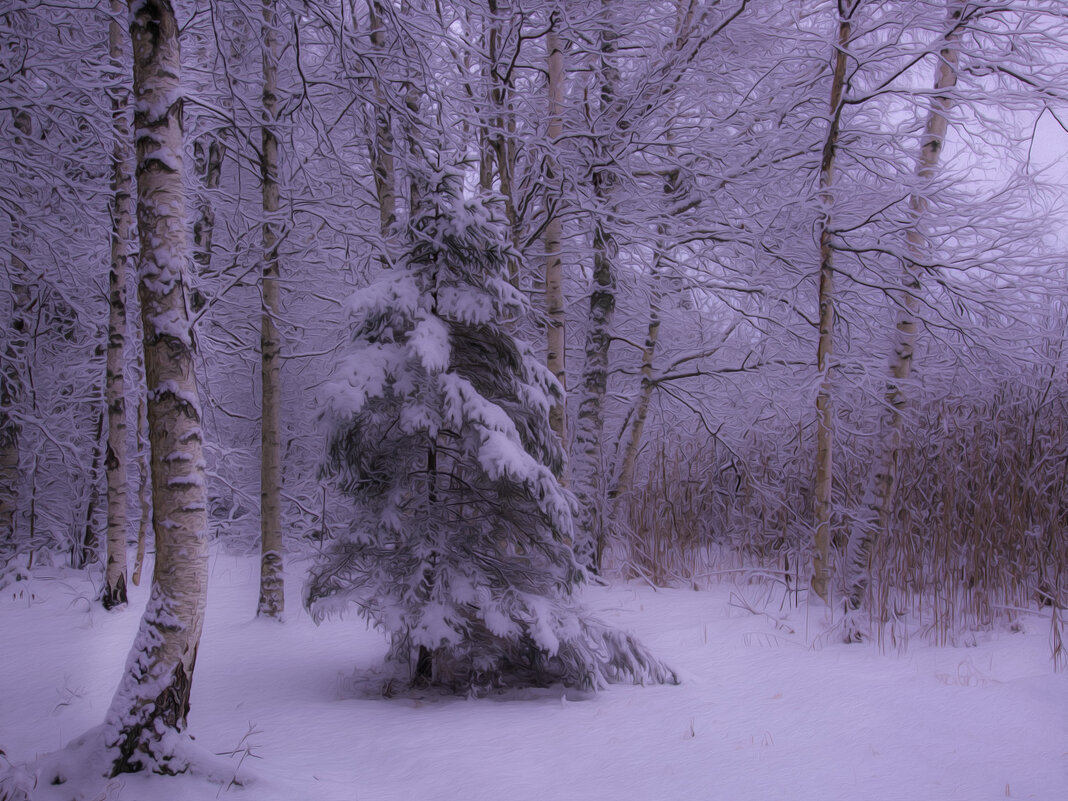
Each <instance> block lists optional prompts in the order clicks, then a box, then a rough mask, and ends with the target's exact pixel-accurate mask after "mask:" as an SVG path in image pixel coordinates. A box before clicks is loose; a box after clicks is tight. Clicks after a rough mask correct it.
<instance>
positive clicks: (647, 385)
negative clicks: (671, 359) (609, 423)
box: [608, 259, 663, 521]
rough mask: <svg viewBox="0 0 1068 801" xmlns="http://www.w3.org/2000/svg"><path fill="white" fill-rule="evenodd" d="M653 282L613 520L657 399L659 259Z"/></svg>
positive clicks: (612, 493)
mask: <svg viewBox="0 0 1068 801" xmlns="http://www.w3.org/2000/svg"><path fill="white" fill-rule="evenodd" d="M650 279H651V281H652V284H653V285H652V287H651V289H650V294H649V324H648V326H647V327H646V330H645V344H644V345H643V347H642V366H641V373H642V381H641V386H640V387H639V388H638V399H637V400H636V401H635V402H634V410H633V413H632V414H631V421H630V427H629V429H625V430H624V432H623V433H624V434H626V435H627V436H626V443H625V444H624V446H623V450H622V451H621V452H620V455H619V459H618V465H617V467H616V469H615V470H614V471H613V475H614V476H615V478H614V480H613V482H612V486H611V488H610V489H609V490H608V503H609V519H610V520H613V521H614V520H616V519H617V517H618V514H619V504H620V498H621V496H622V495H623V494H624V493H625V492H627V491H628V490H629V489H630V488H631V485H632V484H633V483H634V468H635V465H636V464H637V463H638V450H639V449H640V447H641V444H642V434H643V433H644V431H645V421H646V419H647V418H648V416H649V405H650V403H651V402H652V399H653V389H654V388H655V387H656V383H655V380H654V376H653V372H654V371H653V360H654V357H655V356H656V345H657V342H658V341H659V339H660V311H661V303H662V301H663V291H662V289H661V286H660V283H661V277H660V263H659V259H657V260H656V261H655V262H654V263H653V266H652V275H651V276H650Z"/></svg>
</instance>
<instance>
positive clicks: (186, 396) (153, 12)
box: [104, 0, 208, 775]
mask: <svg viewBox="0 0 1068 801" xmlns="http://www.w3.org/2000/svg"><path fill="white" fill-rule="evenodd" d="M130 33H131V35H132V39H133V62H134V72H133V87H134V129H135V131H134V136H135V141H136V143H137V153H136V165H137V168H136V175H137V223H138V231H139V232H140V237H141V253H140V270H139V279H140V280H139V282H138V295H139V298H140V301H141V320H142V325H143V336H144V351H145V374H146V384H147V391H148V424H149V439H150V443H151V450H152V457H151V464H152V469H151V472H152V497H153V506H154V510H153V527H154V528H155V534H156V563H155V570H154V572H153V577H152V591H151V593H150V596H149V600H148V605H147V606H146V608H145V613H144V616H143V617H142V618H141V624H140V628H139V630H138V633H137V636H136V638H135V640H134V643H133V647H132V648H131V650H130V655H129V656H128V657H127V662H126V668H125V671H124V673H123V676H122V679H121V680H120V682H119V687H118V689H117V690H116V692H115V697H114V698H113V699H112V702H111V707H110V708H109V710H108V713H107V716H106V718H105V724H104V726H105V736H106V740H105V741H106V743H107V746H108V748H109V757H108V758H109V760H110V761H111V773H112V774H113V775H115V774H118V773H122V772H127V771H136V770H141V769H152V770H155V771H158V772H163V773H178V772H182V771H184V770H186V769H187V768H188V764H187V763H186V762H185V761H184V759H183V758H182V757H181V756H180V755H178V754H176V752H175V748H176V741H175V739H174V737H173V736H167V735H168V733H169V732H175V731H178V732H181V731H183V730H184V729H185V726H186V717H187V715H188V712H189V692H190V688H191V686H192V678H193V668H194V665H195V663H196V656H197V647H198V645H199V643H200V633H201V629H202V627H203V622H204V606H205V603H206V599H207V573H208V530H207V504H206V500H207V495H206V487H205V480H204V479H205V476H204V459H203V456H202V437H203V433H202V428H201V413H200V399H199V397H198V394H197V385H196V381H195V377H194V374H193V370H194V363H195V349H194V344H193V337H192V330H191V325H190V320H189V313H188V309H187V304H186V280H187V279H186V276H187V272H188V269H189V262H190V250H189V240H188V237H189V231H188V227H187V224H186V198H185V187H184V185H183V180H182V100H183V98H182V88H181V57H180V53H179V44H178V25H177V22H176V21H175V18H174V12H173V10H172V8H171V5H170V2H169V0H130Z"/></svg>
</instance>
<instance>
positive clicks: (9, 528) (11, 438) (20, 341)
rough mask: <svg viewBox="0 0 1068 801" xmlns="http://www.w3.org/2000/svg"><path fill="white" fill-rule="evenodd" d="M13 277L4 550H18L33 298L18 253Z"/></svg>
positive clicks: (2, 366)
mask: <svg viewBox="0 0 1068 801" xmlns="http://www.w3.org/2000/svg"><path fill="white" fill-rule="evenodd" d="M11 277H12V282H11V283H12V287H11V290H12V292H11V294H12V297H13V302H14V309H12V314H11V324H10V325H11V327H10V330H9V331H8V335H7V345H6V346H5V348H4V353H3V357H2V361H0V550H10V551H15V550H17V547H16V546H17V543H16V528H17V526H16V519H17V515H18V506H19V488H20V485H21V483H22V477H21V472H20V470H19V461H20V456H21V451H20V450H19V439H20V435H21V433H22V426H21V425H20V424H19V421H18V418H17V417H16V416H15V415H14V414H12V413H13V412H15V411H16V410H17V409H18V406H19V404H20V402H21V400H22V396H23V380H22V370H21V362H22V358H23V355H24V353H25V351H26V332H27V327H28V322H27V319H26V314H27V312H28V311H29V308H30V304H31V303H32V302H33V300H32V297H31V293H30V287H29V284H27V283H26V280H25V264H24V263H23V262H22V261H21V260H20V259H18V257H15V256H13V257H12V270H11Z"/></svg>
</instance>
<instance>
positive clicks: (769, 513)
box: [0, 0, 1068, 660]
mask: <svg viewBox="0 0 1068 801" xmlns="http://www.w3.org/2000/svg"><path fill="white" fill-rule="evenodd" d="M164 5H166V4H164ZM174 11H175V14H176V18H177V20H178V35H179V40H180V43H181V56H182V60H183V63H182V70H183V76H184V77H183V81H182V88H183V92H184V96H183V97H182V99H181V101H180V102H178V104H177V111H178V112H179V113H181V114H182V115H183V118H184V138H183V140H182V145H181V148H182V151H183V152H182V154H181V155H182V157H183V158H182V166H181V167H177V168H176V169H180V170H181V174H182V176H183V177H184V179H185V185H186V187H187V193H188V201H187V202H186V203H185V205H184V211H182V212H181V213H182V214H184V224H185V225H187V226H188V229H189V231H190V234H189V239H188V243H187V244H188V250H189V254H190V255H189V261H188V264H186V267H187V268H188V270H189V288H188V292H187V293H186V300H185V308H184V309H182V310H180V311H181V312H182V313H187V314H188V319H189V322H190V325H191V331H192V334H191V339H190V342H191V343H195V346H196V347H195V357H194V358H195V380H196V385H197V390H198V393H199V397H200V398H201V399H202V404H203V414H202V425H203V461H204V470H205V475H206V484H205V491H206V504H207V509H206V512H207V518H208V523H207V524H208V529H209V531H210V533H211V536H213V537H214V538H216V539H218V540H220V541H221V543H222V544H223V545H224V546H225V547H228V548H233V549H238V550H247V551H250V552H251V551H253V550H259V551H260V552H261V553H262V561H263V581H262V586H261V598H260V602H259V612H260V613H261V614H263V615H267V616H277V615H280V614H281V612H282V604H281V597H282V596H281V594H280V593H281V571H280V568H281V564H282V560H283V556H284V554H291V555H293V556H296V557H300V556H303V555H306V554H308V553H310V552H312V551H318V550H320V549H321V548H323V547H329V546H330V545H331V544H332V543H337V542H340V541H342V540H344V539H345V538H346V537H349V536H350V535H353V533H354V531H353V525H354V522H353V521H354V519H356V518H354V515H353V509H352V505H351V503H350V501H349V499H347V498H345V497H344V496H343V495H342V494H341V493H338V492H337V490H336V488H335V487H334V486H333V485H332V484H331V483H330V482H329V481H327V480H326V479H324V478H321V477H320V475H319V466H320V464H321V463H322V462H323V459H324V454H325V453H326V442H327V433H328V432H327V431H326V430H324V428H323V427H322V425H321V424H320V422H319V417H320V415H321V413H322V411H323V410H324V408H325V405H324V404H325V402H326V399H325V398H324V395H323V393H322V388H323V387H324V386H325V385H327V384H328V382H330V381H331V380H335V378H336V370H337V367H338V365H339V364H340V363H341V362H342V360H343V354H344V353H345V352H346V348H348V347H349V346H350V342H351V339H352V323H351V321H350V318H349V314H348V310H347V306H346V304H347V302H348V301H347V299H348V298H349V297H352V296H353V295H354V293H355V294H356V295H357V296H358V295H359V292H360V291H361V290H363V289H365V288H366V287H368V286H371V285H372V284H373V283H374V282H375V281H379V280H381V279H382V276H383V274H389V273H390V271H394V270H398V269H400V267H401V265H403V264H404V263H405V261H404V260H405V259H406V258H407V256H405V254H406V252H407V249H408V247H409V244H410V240H409V231H410V223H411V222H412V220H413V219H414V213H415V210H416V209H418V208H419V207H420V203H422V202H425V201H426V198H425V197H423V194H424V193H425V189H422V188H421V187H422V186H423V184H421V182H420V176H421V175H423V174H424V171H425V170H426V169H427V168H428V166H436V165H440V164H452V165H456V167H457V169H458V170H459V174H460V176H461V179H460V180H461V184H462V189H461V194H462V195H464V196H465V197H470V198H475V197H479V198H481V199H482V200H484V201H486V202H489V203H491V204H493V205H494V207H495V208H498V209H500V221H501V225H500V226H499V227H497V228H495V229H494V230H496V231H498V232H499V233H498V235H499V237H500V240H501V241H500V242H499V243H497V244H498V245H499V246H500V247H501V249H502V252H503V253H506V254H507V260H508V261H507V264H506V265H505V267H504V273H505V275H506V279H507V281H508V283H509V285H510V286H511V287H512V289H513V290H514V291H516V292H518V293H521V295H522V296H524V302H523V304H520V305H519V306H517V307H516V308H518V309H521V311H515V312H508V314H507V315H505V317H504V318H503V319H500V320H497V324H499V325H500V326H501V327H502V329H503V330H506V331H507V332H508V334H509V336H515V337H516V338H518V339H520V340H523V341H526V342H528V343H531V345H532V347H533V351H532V352H533V353H534V354H536V357H537V358H538V359H539V360H540V361H541V362H542V363H543V364H544V365H545V367H546V368H547V369H548V370H549V372H550V373H552V374H553V375H555V376H556V377H557V379H558V381H559V383H560V385H561V387H562V389H563V390H564V392H563V393H562V394H561V396H560V398H559V400H558V402H557V403H555V404H554V407H553V411H552V430H553V431H554V432H555V435H556V436H557V437H559V438H561V442H560V443H559V444H560V446H561V448H562V450H563V453H564V454H565V457H566V458H565V459H564V462H563V464H562V465H561V469H560V477H561V479H562V480H563V482H564V483H565V485H566V486H567V487H568V489H569V490H570V491H571V492H572V493H573V494H574V496H575V498H576V499H577V500H578V506H577V512H578V513H577V515H576V523H577V526H576V528H575V531H574V536H573V541H571V542H570V543H568V545H569V546H571V547H572V548H573V550H574V553H575V554H576V555H577V557H578V559H579V561H580V562H581V563H582V565H583V566H584V567H586V568H588V569H589V570H590V571H592V572H594V573H596V574H599V575H601V576H605V577H610V578H616V577H626V578H643V579H645V580H648V581H650V582H653V583H674V582H682V583H692V584H694V585H697V586H699V585H700V584H701V583H702V582H703V581H706V580H708V578H709V577H710V575H712V574H713V573H715V572H716V571H718V570H722V569H728V568H735V567H745V568H759V569H760V570H761V571H762V572H763V574H765V575H770V576H772V577H773V578H774V580H777V581H781V582H784V583H786V584H787V585H788V586H789V587H791V588H792V589H794V590H796V595H795V598H796V599H797V601H798V602H799V603H801V602H805V601H806V600H807V601H808V602H811V603H822V604H825V605H826V606H827V607H828V608H829V610H830V616H829V620H830V621H831V625H838V623H839V622H842V621H843V620H844V623H845V624H844V625H843V629H842V632H841V633H842V634H843V636H847V637H851V638H859V639H864V638H868V637H872V638H878V637H881V636H883V634H884V633H885V632H886V631H887V630H888V627H889V628H891V629H892V627H893V626H894V625H895V622H896V621H901V620H905V619H917V620H926V621H929V622H930V623H931V625H932V631H934V632H936V634H937V636H939V637H941V638H943V639H945V638H947V637H949V636H951V633H952V632H953V631H955V630H956V629H957V628H958V627H960V626H988V625H992V624H994V623H995V622H996V621H997V620H998V619H1001V618H1004V617H1005V616H1006V615H1011V614H1012V611H1011V610H1012V609H1013V608H1016V607H1019V608H1028V607H1031V606H1034V605H1044V606H1049V607H1051V608H1052V610H1053V621H1054V625H1055V627H1056V626H1058V625H1059V624H1058V622H1057V621H1058V619H1059V618H1058V614H1059V612H1060V610H1062V609H1063V608H1064V607H1065V605H1066V603H1068V574H1066V569H1068V537H1066V536H1065V524H1066V514H1068V505H1066V480H1068V458H1066V457H1068V424H1066V420H1068V414H1066V413H1068V408H1066V402H1068V387H1066V386H1065V367H1066V364H1065V359H1066V354H1065V347H1064V346H1065V323H1066V320H1065V315H1066V312H1065V304H1064V291H1065V290H1064V288H1065V286H1066V284H1068V282H1066V275H1065V258H1064V255H1065V247H1064V237H1063V233H1062V232H1063V230H1064V222H1063V216H1062V205H1063V186H1062V184H1061V183H1059V182H1062V181H1063V178H1064V176H1063V172H1061V173H1058V172H1057V171H1056V170H1055V169H1049V168H1048V167H1047V165H1044V164H1043V163H1042V161H1041V159H1040V158H1039V157H1038V156H1037V151H1038V150H1041V145H1042V143H1041V142H1036V141H1035V140H1034V139H1033V134H1034V132H1035V130H1036V129H1037V127H1038V125H1039V121H1040V120H1044V121H1047V122H1048V121H1049V120H1051V119H1052V120H1065V119H1066V114H1068V109H1066V100H1065V96H1064V87H1065V86H1066V85H1068V82H1066V80H1065V79H1066V77H1068V76H1065V74H1064V71H1065V67H1064V65H1065V63H1068V59H1065V57H1064V56H1065V52H1064V45H1063V43H1064V42H1065V41H1068V38H1066V37H1068V29H1066V27H1068V19H1066V17H1065V13H1064V8H1063V5H1062V4H1061V3H1059V2H1057V0H1009V2H999V3H992V2H988V1H987V0H975V1H974V2H971V1H969V0H891V1H890V2H874V0H819V1H818V0H797V2H790V3H782V2H770V0H723V2H701V1H700V0H673V1H672V2H653V3H650V2H636V1H635V2H631V0H611V1H609V0H568V1H567V2H563V1H560V0H556V1H555V2H554V1H553V0H539V2H524V3H512V2H505V1H504V0H484V1H483V2H476V0H441V2H436V3H427V2H417V1H415V0H404V2H383V1H382V0H353V1H352V2H300V3H296V2H290V0H267V1H266V2H264V3H262V4H260V3H243V2H196V3H177V4H176V6H175V8H174ZM128 30H129V20H128V19H127V12H126V9H125V8H124V7H121V6H113V7H110V8H104V7H103V6H102V5H100V4H97V3H88V2H86V3H83V4H78V3H72V4H68V6H66V7H65V8H64V9H63V10H62V11H57V10H55V9H53V8H51V7H48V6H46V5H40V4H37V3H34V2H22V3H16V4H14V5H9V6H7V7H6V8H5V9H4V10H2V11H0V100H2V102H0V106H2V108H0V206H2V213H0V263H2V265H3V269H2V271H0V309H2V312H0V319H2V320H4V325H3V327H2V331H0V338H2V341H0V398H2V406H0V559H2V562H0V564H2V567H0V581H11V580H14V578H15V577H16V576H17V575H18V574H19V572H20V571H26V570H29V569H32V567H33V565H34V564H39V563H41V562H42V561H51V562H55V563H70V564H74V565H76V566H82V565H89V566H90V567H91V566H92V565H93V564H94V563H100V564H103V563H104V562H105V561H106V562H107V564H108V565H109V570H108V572H107V574H106V576H107V578H106V584H104V585H103V586H102V592H101V598H102V600H103V601H104V602H105V603H107V604H108V605H121V603H122V594H121V591H120V588H121V587H122V586H124V583H125V579H123V578H121V573H122V571H123V569H124V568H123V567H122V565H123V564H124V561H125V560H124V559H123V557H124V555H125V552H126V548H130V547H133V545H134V543H135V541H136V539H137V532H136V527H137V521H143V520H145V519H146V515H147V512H146V510H147V509H148V508H150V505H151V503H152V502H153V498H152V497H150V494H149V484H148V483H147V482H146V481H145V480H144V479H143V478H142V473H141V465H143V464H144V460H145V458H146V451H145V446H144V444H143V443H144V442H146V441H147V439H146V437H147V435H148V434H149V433H150V429H151V427H152V425H153V423H152V420H153V417H152V414H151V404H152V403H153V401H154V400H155V401H158V400H159V398H158V397H155V396H153V395H151V394H150V395H148V396H147V397H146V395H145V367H146V362H145V357H144V354H143V353H142V349H141V345H140V342H141V340H142V337H143V333H142V331H141V330H140V328H139V326H140V322H139V320H140V319H141V318H143V316H144V314H145V312H144V310H143V309H142V307H141V304H142V303H144V299H143V297H142V299H141V300H137V299H136V294H137V293H136V292H135V291H133V288H134V286H135V284H134V283H133V282H134V279H135V276H134V273H135V272H140V273H141V274H142V275H143V274H144V271H145V269H146V268H145V266H144V263H143V259H144V256H142V257H141V260H140V261H142V264H141V266H140V267H139V268H138V269H137V270H134V269H128V270H126V271H125V272H126V275H124V274H123V267H124V266H125V263H126V259H132V258H133V257H131V256H129V255H128V254H132V253H133V252H134V251H135V250H136V247H135V246H134V244H133V241H132V240H134V239H136V237H137V235H138V231H137V230H134V229H136V228H137V227H138V226H135V225H131V222H132V221H131V219H130V214H131V211H130V208H129V206H128V204H129V200H128V199H127V200H124V199H123V198H124V192H125V193H126V195H125V196H127V197H128V195H129V192H130V189H129V188H126V189H124V188H123V187H124V185H126V184H128V182H129V180H130V176H131V175H132V174H133V165H132V163H131V162H130V158H131V155H130V154H132V152H133V150H132V141H125V140H126V138H127V137H129V136H130V134H129V133H128V131H129V129H130V127H131V125H132V108H131V107H130V105H129V104H128V103H127V102H126V101H125V99H124V98H125V96H126V94H127V93H128V92H129V91H130V87H131V86H132V83H131V81H132V75H133V71H132V62H131V57H132V56H131V52H132V51H131V50H130V43H129V40H128V38H127V34H126V32H127V31H128ZM120 34H121V35H120ZM1054 127H1055V126H1054ZM124 161H125V162H126V163H125V164H124ZM171 211H172V212H174V213H178V210H173V209H172V210H171ZM138 225H139V226H140V227H141V228H142V229H143V226H144V225H145V223H144V222H143V221H139V222H138ZM145 235H146V231H145V230H141V231H140V236H141V237H144V236H145ZM152 247H156V245H155V244H154V245H153V246H152ZM150 250H151V248H150ZM131 266H132V262H131ZM109 276H110V278H109ZM124 288H125V289H126V290H127V293H126V300H125V301H124V300H123V290H124ZM124 308H125V309H127V312H126V314H125V315H123V314H122V311H123V309H124ZM509 308H511V307H509ZM177 313H178V312H177V311H176V314H177ZM502 314H503V312H502ZM150 363H151V360H149V366H150ZM150 388H151V386H150ZM146 404H147V408H148V409H149V414H148V415H147V416H146V415H144V414H141V413H139V411H138V410H139V408H144V407H146ZM547 413H548V410H547ZM157 427H158V424H157ZM156 434H157V435H158V434H159V432H158V431H157V432H156ZM153 489H155V490H156V491H157V492H158V488H156V486H155V485H154V484H153ZM123 490H126V497H125V498H123V497H122V493H123ZM154 501H155V505H156V506H155V511H156V513H157V514H158V513H159V512H160V508H161V507H160V504H161V503H162V502H163V501H162V499H161V498H160V497H158V496H157V497H155V498H154ZM261 510H262V512H261ZM124 515H125V522H123V520H122V518H123V516H124ZM160 519H163V518H160ZM123 527H125V534H123V533H122V529H123ZM149 535H150V536H151V531H150V532H149ZM157 535H158V532H157ZM122 546H124V547H122ZM156 547H157V558H158V554H159V545H158V544H157V546H156ZM135 561H136V560H135ZM102 581H103V580H102ZM810 586H811V588H812V590H813V592H811V593H810V592H808V590H809V587H810ZM817 597H818V598H819V599H821V600H820V601H819V602H817V600H816V599H817ZM842 613H845V614H844V615H843V614H842ZM1058 631H1059V629H1058ZM1058 642H1059V640H1058ZM1059 658H1060V659H1062V660H1063V658H1064V654H1063V651H1060V656H1059Z"/></svg>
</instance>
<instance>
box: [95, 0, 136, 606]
mask: <svg viewBox="0 0 1068 801" xmlns="http://www.w3.org/2000/svg"><path fill="white" fill-rule="evenodd" d="M122 11H123V5H122V2H121V0H111V13H112V19H111V22H110V23H109V26H108V47H109V51H110V52H109V55H110V58H111V63H112V66H113V67H114V68H115V72H116V75H115V86H114V87H113V88H112V90H111V121H112V135H113V136H114V143H113V144H112V156H111V157H112V160H113V164H112V179H111V180H112V187H111V189H112V194H113V201H112V202H113V205H112V212H111V214H112V220H111V224H112V233H111V269H110V271H109V273H108V311H109V313H108V352H107V378H106V383H105V388H104V392H105V397H106V402H107V410H108V438H107V449H106V455H105V458H104V466H105V469H106V470H107V486H108V528H107V555H106V559H105V568H104V590H103V594H102V596H101V603H102V604H103V605H104V608H105V609H113V608H115V607H118V606H122V605H124V604H125V603H126V382H125V379H124V375H123V368H124V365H125V363H126V354H125V348H126V264H127V262H128V260H129V243H130V236H131V233H132V231H133V176H132V175H131V174H130V165H129V161H130V141H131V140H130V125H129V123H128V121H127V118H126V114H127V108H128V103H129V101H128V96H127V89H126V82H125V70H124V69H123V67H122V65H123V64H124V62H125V59H124V57H123V50H124V48H123V42H124V40H125V38H126V34H125V31H123V29H122V26H121V25H119V23H118V21H117V18H119V17H120V16H121V15H122Z"/></svg>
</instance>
